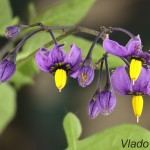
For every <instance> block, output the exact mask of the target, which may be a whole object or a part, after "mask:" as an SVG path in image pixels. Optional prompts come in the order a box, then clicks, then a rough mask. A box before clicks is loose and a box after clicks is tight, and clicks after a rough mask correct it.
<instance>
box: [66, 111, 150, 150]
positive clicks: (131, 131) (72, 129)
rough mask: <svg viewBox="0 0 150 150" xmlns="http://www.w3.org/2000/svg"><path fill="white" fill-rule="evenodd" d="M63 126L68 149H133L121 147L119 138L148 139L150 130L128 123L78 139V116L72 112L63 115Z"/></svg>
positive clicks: (79, 127)
mask: <svg viewBox="0 0 150 150" xmlns="http://www.w3.org/2000/svg"><path fill="white" fill-rule="evenodd" d="M64 126H65V128H64V129H65V133H66V136H67V140H68V148H67V149H68V150H99V149H103V150H122V149H125V150H133V148H130V147H129V148H128V147H125V148H123V147H122V141H121V140H124V143H125V142H126V140H127V139H131V140H132V141H136V142H138V141H141V140H142V139H143V141H148V142H149V141H150V132H149V131H148V130H146V129H144V128H142V127H140V126H138V125H130V124H125V125H119V126H116V127H113V128H109V129H106V130H104V131H102V132H99V133H96V134H94V135H92V136H89V137H87V138H85V139H82V140H78V138H79V136H80V134H81V125H80V122H79V120H78V118H77V117H76V116H75V115H73V114H72V113H69V114H67V116H66V117H65V119H64ZM74 134H75V135H76V136H74ZM135 149H136V148H135ZM137 149H138V148H137Z"/></svg>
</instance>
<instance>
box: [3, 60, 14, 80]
mask: <svg viewBox="0 0 150 150" xmlns="http://www.w3.org/2000/svg"><path fill="white" fill-rule="evenodd" d="M15 71H16V64H15V63H14V61H11V60H8V59H4V60H2V62H1V64H0V81H1V82H6V81H7V80H9V79H10V78H11V77H12V76H13V75H14V73H15Z"/></svg>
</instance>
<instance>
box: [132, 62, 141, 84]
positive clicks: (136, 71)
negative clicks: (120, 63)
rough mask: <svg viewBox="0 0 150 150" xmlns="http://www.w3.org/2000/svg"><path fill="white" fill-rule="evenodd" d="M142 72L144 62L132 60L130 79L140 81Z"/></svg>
mask: <svg viewBox="0 0 150 150" xmlns="http://www.w3.org/2000/svg"><path fill="white" fill-rule="evenodd" d="M141 70H142V62H141V61H140V60H137V59H132V60H131V63H130V78H131V80H132V81H133V84H134V82H135V81H136V80H137V79H138V77H139V75H140V73H141Z"/></svg>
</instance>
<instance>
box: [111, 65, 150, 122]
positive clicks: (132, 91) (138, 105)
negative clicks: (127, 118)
mask: <svg viewBox="0 0 150 150" xmlns="http://www.w3.org/2000/svg"><path fill="white" fill-rule="evenodd" d="M111 83H112V86H113V89H114V90H115V91H116V92H118V93H119V94H122V95H133V98H132V106H133V110H134V114H135V116H136V117H137V122H138V121H139V117H140V116H141V114H142V109H143V98H142V95H150V69H145V68H142V70H141V73H140V76H139V78H138V79H137V80H136V82H135V84H134V85H133V84H132V82H131V80H130V78H129V76H128V74H127V72H126V67H125V66H121V67H118V68H116V70H115V71H114V73H113V75H112V76H111Z"/></svg>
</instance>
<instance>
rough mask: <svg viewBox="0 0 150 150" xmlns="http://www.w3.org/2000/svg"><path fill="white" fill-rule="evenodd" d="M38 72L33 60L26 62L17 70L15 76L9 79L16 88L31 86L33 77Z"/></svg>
mask: <svg viewBox="0 0 150 150" xmlns="http://www.w3.org/2000/svg"><path fill="white" fill-rule="evenodd" d="M38 71H39V69H38V67H37V65H36V64H35V60H34V59H30V60H27V61H26V62H25V63H24V64H23V65H21V67H19V68H17V71H16V73H15V75H14V76H13V77H12V78H11V80H10V81H11V82H13V83H14V85H15V87H16V88H18V89H19V88H21V87H22V86H24V85H27V84H33V83H34V81H33V76H34V74H35V73H37V72H38Z"/></svg>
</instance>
